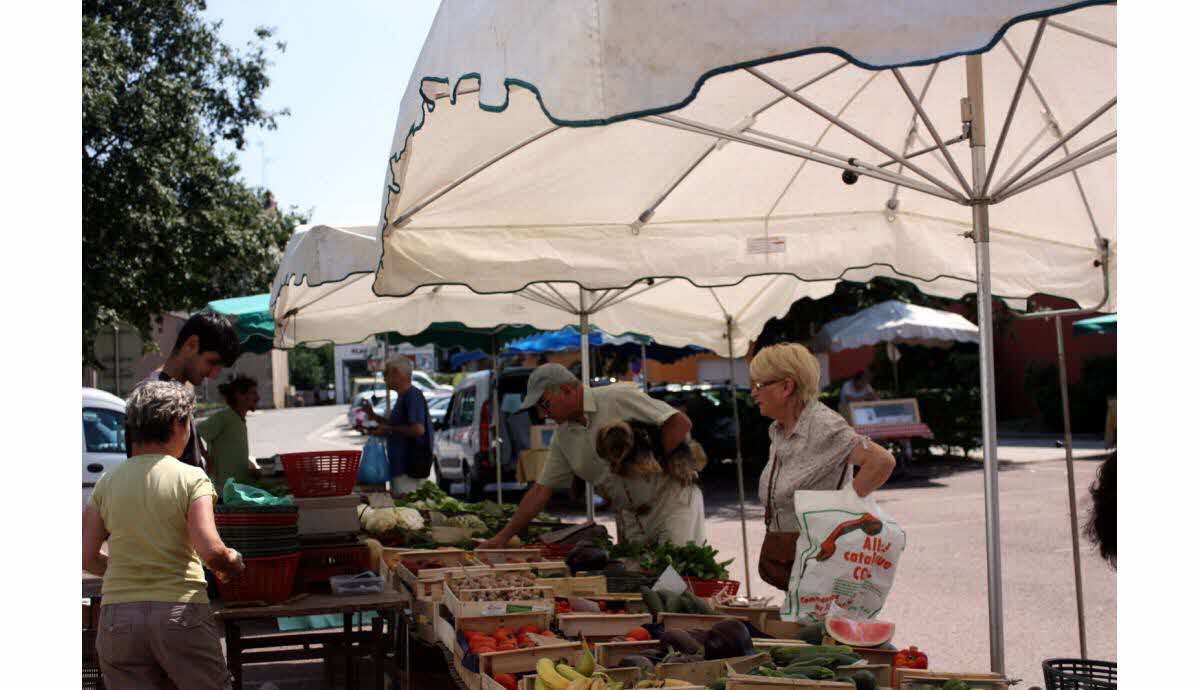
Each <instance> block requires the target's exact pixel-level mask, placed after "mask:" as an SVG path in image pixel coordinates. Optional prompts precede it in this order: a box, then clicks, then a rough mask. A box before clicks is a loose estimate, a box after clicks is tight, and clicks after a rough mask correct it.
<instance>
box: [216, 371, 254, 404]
mask: <svg viewBox="0 0 1200 690" xmlns="http://www.w3.org/2000/svg"><path fill="white" fill-rule="evenodd" d="M251 388H258V381H255V380H254V379H252V378H250V377H249V376H246V375H245V374H238V375H237V376H233V377H230V379H229V380H228V381H226V382H225V383H222V384H221V385H219V386H217V390H218V391H220V393H221V397H222V398H225V402H227V403H229V406H230V407H233V403H234V401H235V400H236V399H237V398H236V396H237V395H238V394H239V393H245V392H246V391H248V390H250V389H251Z"/></svg>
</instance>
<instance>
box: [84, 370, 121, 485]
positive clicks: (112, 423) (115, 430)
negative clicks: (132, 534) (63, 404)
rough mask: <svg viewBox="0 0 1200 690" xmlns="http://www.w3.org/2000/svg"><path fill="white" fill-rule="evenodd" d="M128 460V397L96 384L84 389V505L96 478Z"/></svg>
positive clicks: (98, 478) (97, 479)
mask: <svg viewBox="0 0 1200 690" xmlns="http://www.w3.org/2000/svg"><path fill="white" fill-rule="evenodd" d="M122 462H125V401H124V400H122V399H120V398H118V397H117V396H115V395H113V394H112V393H108V392H106V391H102V390H99V389H96V388H84V389H83V505H85V506H86V505H87V502H88V499H90V498H91V497H92V489H93V488H94V487H95V486H96V482H97V481H99V480H100V477H101V476H102V475H103V474H104V473H105V472H107V471H109V470H111V469H113V468H114V467H116V466H117V465H119V464H121V463H122Z"/></svg>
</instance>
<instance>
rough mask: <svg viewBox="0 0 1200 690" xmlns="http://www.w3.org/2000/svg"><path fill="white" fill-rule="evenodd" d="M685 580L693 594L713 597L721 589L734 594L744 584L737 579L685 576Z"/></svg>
mask: <svg viewBox="0 0 1200 690" xmlns="http://www.w3.org/2000/svg"><path fill="white" fill-rule="evenodd" d="M683 581H684V582H686V583H687V585H688V589H690V590H692V594H695V595H696V596H698V597H711V596H713V595H714V594H716V593H717V592H720V591H721V590H725V591H726V592H728V593H729V594H730V595H731V596H732V595H734V594H737V593H738V588H739V587H740V586H741V584H742V583H740V582H738V581H737V580H701V579H700V578H698V577H684V578H683Z"/></svg>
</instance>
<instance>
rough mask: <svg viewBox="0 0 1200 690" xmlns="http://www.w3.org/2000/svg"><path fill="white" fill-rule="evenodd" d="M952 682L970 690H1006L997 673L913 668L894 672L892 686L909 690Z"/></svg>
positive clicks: (1005, 681)
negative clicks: (955, 681)
mask: <svg viewBox="0 0 1200 690" xmlns="http://www.w3.org/2000/svg"><path fill="white" fill-rule="evenodd" d="M952 680H961V681H962V682H964V683H966V684H967V685H968V686H969V687H970V688H971V689H972V690H975V688H980V689H982V690H1007V688H1008V681H1007V680H1006V679H1005V678H1004V676H1002V675H1000V674H999V673H988V672H983V673H950V672H947V671H928V670H925V669H915V668H898V669H896V671H895V680H894V681H893V682H894V686H893V687H895V689H896V690H911V689H912V688H913V686H915V685H918V684H921V683H927V684H930V685H938V684H940V683H946V682H949V681H952Z"/></svg>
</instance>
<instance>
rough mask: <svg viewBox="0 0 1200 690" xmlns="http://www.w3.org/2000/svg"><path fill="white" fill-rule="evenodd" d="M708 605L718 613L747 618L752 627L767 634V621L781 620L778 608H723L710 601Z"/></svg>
mask: <svg viewBox="0 0 1200 690" xmlns="http://www.w3.org/2000/svg"><path fill="white" fill-rule="evenodd" d="M708 605H709V606H711V607H713V610H715V611H716V612H717V613H720V614H723V615H726V616H737V617H739V618H745V619H746V620H747V621H749V622H750V624H751V625H753V626H754V627H756V628H758V629H759V630H761V631H763V632H767V621H771V620H776V621H778V620H779V607H778V606H765V607H760V606H722V605H720V604H716V603H713V602H712V601H711V600H709V602H708ZM781 622H782V621H781Z"/></svg>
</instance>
